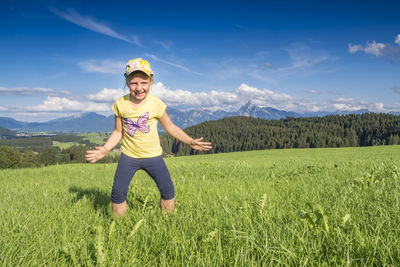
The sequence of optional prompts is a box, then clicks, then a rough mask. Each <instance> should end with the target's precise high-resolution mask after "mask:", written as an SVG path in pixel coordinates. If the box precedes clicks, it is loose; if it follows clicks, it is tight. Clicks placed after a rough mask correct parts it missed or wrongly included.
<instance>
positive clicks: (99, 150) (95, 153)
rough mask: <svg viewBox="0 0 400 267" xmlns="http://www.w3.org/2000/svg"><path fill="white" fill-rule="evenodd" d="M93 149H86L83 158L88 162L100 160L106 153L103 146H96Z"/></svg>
mask: <svg viewBox="0 0 400 267" xmlns="http://www.w3.org/2000/svg"><path fill="white" fill-rule="evenodd" d="M95 149H96V150H87V151H86V155H85V158H86V160H87V161H89V162H90V163H95V162H96V161H98V160H101V159H102V158H104V157H105V156H106V155H107V153H108V151H107V149H105V147H104V146H96V147H95Z"/></svg>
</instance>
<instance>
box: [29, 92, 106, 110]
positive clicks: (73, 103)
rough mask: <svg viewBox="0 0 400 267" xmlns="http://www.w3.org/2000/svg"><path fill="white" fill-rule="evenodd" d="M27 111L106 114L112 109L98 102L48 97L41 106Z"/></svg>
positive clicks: (31, 107) (30, 107) (32, 107)
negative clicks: (105, 112)
mask: <svg viewBox="0 0 400 267" xmlns="http://www.w3.org/2000/svg"><path fill="white" fill-rule="evenodd" d="M26 110H27V111H36V112H64V111H76V112H89V111H93V112H104V111H109V110H110V107H109V105H107V104H103V103H96V102H83V101H78V100H73V99H68V98H65V97H50V96H49V97H47V98H46V99H45V100H44V101H43V102H42V103H41V104H39V105H36V106H28V107H27V108H26Z"/></svg>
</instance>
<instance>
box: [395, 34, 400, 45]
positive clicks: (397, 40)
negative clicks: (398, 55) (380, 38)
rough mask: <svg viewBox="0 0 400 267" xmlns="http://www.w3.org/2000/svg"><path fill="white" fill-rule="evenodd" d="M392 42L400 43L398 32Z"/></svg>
mask: <svg viewBox="0 0 400 267" xmlns="http://www.w3.org/2000/svg"><path fill="white" fill-rule="evenodd" d="M394 42H395V43H396V44H398V45H400V34H398V35H397V36H396V39H395V40H394Z"/></svg>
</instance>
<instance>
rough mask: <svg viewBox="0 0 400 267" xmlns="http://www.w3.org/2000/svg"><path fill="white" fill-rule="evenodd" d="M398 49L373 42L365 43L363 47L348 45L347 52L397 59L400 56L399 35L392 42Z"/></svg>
mask: <svg viewBox="0 0 400 267" xmlns="http://www.w3.org/2000/svg"><path fill="white" fill-rule="evenodd" d="M394 42H395V43H396V44H397V45H398V47H395V46H393V45H391V44H384V43H377V42H376V41H375V40H374V41H372V42H367V43H366V44H365V46H362V45H353V44H349V52H350V53H356V52H364V53H366V54H370V55H374V56H376V57H382V56H385V57H390V58H397V57H399V56H400V34H398V35H397V36H396V38H395V41H394Z"/></svg>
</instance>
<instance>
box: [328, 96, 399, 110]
mask: <svg viewBox="0 0 400 267" xmlns="http://www.w3.org/2000/svg"><path fill="white" fill-rule="evenodd" d="M330 102H331V103H330V104H331V105H332V106H333V107H334V108H335V109H336V110H339V111H357V110H360V109H367V110H369V111H373V112H388V111H391V110H392V109H391V108H390V107H386V105H385V104H384V103H380V102H377V103H370V102H368V101H365V100H357V99H354V98H337V99H334V100H331V101H330Z"/></svg>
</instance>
